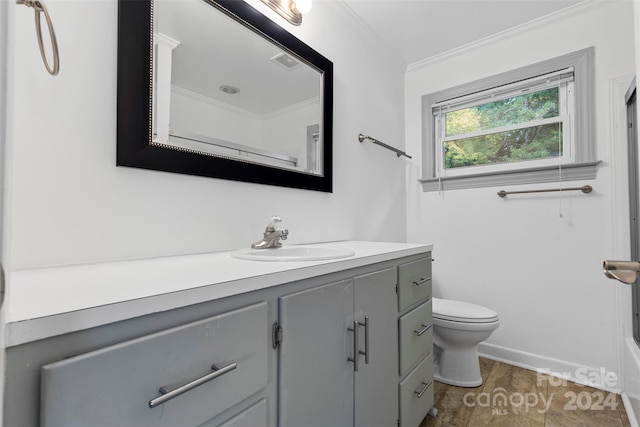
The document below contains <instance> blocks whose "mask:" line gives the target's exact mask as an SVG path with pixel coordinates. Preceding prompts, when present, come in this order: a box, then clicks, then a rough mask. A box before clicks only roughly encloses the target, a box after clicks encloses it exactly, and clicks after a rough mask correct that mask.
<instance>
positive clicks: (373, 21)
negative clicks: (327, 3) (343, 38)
mask: <svg viewBox="0 0 640 427" xmlns="http://www.w3.org/2000/svg"><path fill="white" fill-rule="evenodd" d="M343 1H344V3H345V4H346V5H347V6H348V7H349V8H350V9H351V10H352V11H353V12H354V13H355V15H357V16H358V17H359V18H360V19H361V20H362V22H363V23H364V24H365V25H366V26H368V27H369V28H370V29H371V30H372V31H373V32H374V33H376V34H377V35H378V36H379V38H380V39H381V40H382V42H383V43H386V44H387V45H388V47H389V48H391V49H392V50H393V51H395V52H396V53H397V54H398V55H399V56H400V57H401V58H402V59H403V60H404V61H405V62H406V63H407V64H413V63H415V62H419V61H421V60H424V59H427V58H430V57H433V56H436V55H439V54H442V53H444V52H447V51H450V50H453V49H456V48H459V47H461V46H465V45H467V44H469V43H472V42H475V41H478V40H481V39H484V38H487V37H491V36H493V35H495V34H498V33H501V32H504V31H506V30H509V29H511V28H514V27H518V26H520V25H523V24H525V23H527V22H530V21H534V20H536V19H539V18H542V17H544V16H547V15H550V14H554V13H556V12H558V11H561V10H563V9H566V8H569V7H572V6H575V5H577V4H578V3H583V2H584V1H589V0H343ZM311 13H313V11H311Z"/></svg>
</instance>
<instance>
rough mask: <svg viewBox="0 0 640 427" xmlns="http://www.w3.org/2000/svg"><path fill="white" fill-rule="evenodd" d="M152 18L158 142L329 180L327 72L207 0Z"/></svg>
mask: <svg viewBox="0 0 640 427" xmlns="http://www.w3.org/2000/svg"><path fill="white" fill-rule="evenodd" d="M153 17H154V19H153V35H154V52H153V57H154V60H153V92H152V93H153V100H152V104H153V109H152V112H153V123H152V133H153V135H152V141H153V143H155V144H157V145H160V146H166V147H167V148H172V149H177V150H181V151H190V152H196V153H199V154H203V155H208V156H215V157H222V158H229V159H234V160H241V161H243V162H250V163H257V164H261V165H269V166H272V167H276V168H282V169H290V170H295V171H298V172H304V173H307V174H313V175H323V171H324V168H323V164H322V159H323V153H322V147H323V143H322V141H323V135H322V134H321V132H322V129H323V126H322V113H323V106H322V96H321V94H322V83H323V74H322V72H321V71H320V70H318V69H316V68H315V67H313V66H312V65H310V64H309V63H307V62H306V61H305V60H303V59H301V58H300V57H299V56H297V55H295V54H294V53H292V52H290V51H288V50H287V49H285V48H283V47H282V46H280V45H278V44H275V43H272V42H271V41H270V40H268V39H266V38H264V37H263V36H261V35H258V34H257V33H255V32H254V31H252V30H251V29H250V28H248V27H247V26H245V25H242V24H241V23H239V22H237V21H236V20H233V19H230V17H229V16H227V15H225V14H224V13H222V12H221V11H220V10H218V9H216V8H215V7H213V6H212V5H211V4H208V3H206V2H205V1H203V0H155V1H154V4H153Z"/></svg>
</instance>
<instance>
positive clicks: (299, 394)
mask: <svg viewBox="0 0 640 427" xmlns="http://www.w3.org/2000/svg"><path fill="white" fill-rule="evenodd" d="M279 301H280V304H279V305H280V325H281V327H282V341H281V344H280V361H279V364H280V366H279V375H280V384H279V396H278V412H279V425H280V426H282V427H300V426H305V427H327V426H332V427H346V426H352V425H353V381H354V376H353V363H352V362H350V361H349V358H352V356H353V332H351V333H349V332H348V329H349V328H351V325H352V324H353V280H343V281H340V282H336V283H331V284H328V285H324V286H319V287H317V288H312V289H309V290H306V291H301V292H297V293H294V294H291V295H287V296H285V297H282V298H280V300H279Z"/></svg>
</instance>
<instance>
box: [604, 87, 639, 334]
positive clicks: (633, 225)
mask: <svg viewBox="0 0 640 427" xmlns="http://www.w3.org/2000/svg"><path fill="white" fill-rule="evenodd" d="M625 102H626V105H627V147H628V154H629V156H628V160H629V221H630V227H629V230H630V241H631V259H632V260H633V261H611V260H607V261H605V262H604V264H603V270H604V274H605V275H606V276H607V277H608V278H610V279H616V280H618V281H620V282H623V283H626V284H628V285H632V300H633V336H634V339H635V340H636V342H637V343H638V344H639V345H640V319H639V316H638V309H639V307H640V292H638V273H640V262H638V260H640V234H639V233H640V227H639V226H638V214H639V211H640V182H639V180H638V179H639V178H638V177H639V173H638V170H639V169H640V167H639V164H638V162H639V160H640V159H639V158H638V131H637V108H636V81H635V79H634V80H633V82H632V84H631V86H630V87H629V90H628V91H627V94H626V95H625Z"/></svg>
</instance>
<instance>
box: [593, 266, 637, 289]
mask: <svg viewBox="0 0 640 427" xmlns="http://www.w3.org/2000/svg"><path fill="white" fill-rule="evenodd" d="M602 272H603V273H604V275H605V276H607V277H608V278H609V279H615V280H618V281H619V282H622V283H626V284H627V285H632V284H633V283H635V281H636V280H637V279H638V273H640V262H638V261H613V260H607V261H604V262H603V263H602Z"/></svg>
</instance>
